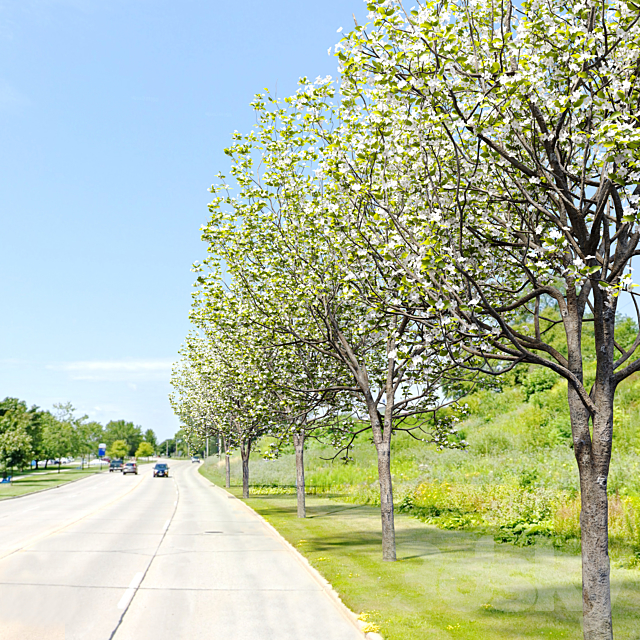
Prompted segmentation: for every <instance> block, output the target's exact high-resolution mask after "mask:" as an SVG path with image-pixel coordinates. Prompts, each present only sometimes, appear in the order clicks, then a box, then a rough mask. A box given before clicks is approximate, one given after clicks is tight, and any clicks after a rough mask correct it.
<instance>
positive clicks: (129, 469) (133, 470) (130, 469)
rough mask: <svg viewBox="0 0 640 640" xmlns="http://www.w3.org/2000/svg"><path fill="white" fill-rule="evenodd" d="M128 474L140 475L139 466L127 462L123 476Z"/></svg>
mask: <svg viewBox="0 0 640 640" xmlns="http://www.w3.org/2000/svg"><path fill="white" fill-rule="evenodd" d="M127 473H135V474H136V475H138V465H137V464H136V463H135V462H126V463H125V465H124V468H123V469H122V475H126V474H127Z"/></svg>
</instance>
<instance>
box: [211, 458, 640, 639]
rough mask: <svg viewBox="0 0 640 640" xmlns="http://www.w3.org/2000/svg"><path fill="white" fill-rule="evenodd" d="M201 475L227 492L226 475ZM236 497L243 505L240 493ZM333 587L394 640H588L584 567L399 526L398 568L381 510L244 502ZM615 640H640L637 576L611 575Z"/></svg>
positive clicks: (545, 549)
mask: <svg viewBox="0 0 640 640" xmlns="http://www.w3.org/2000/svg"><path fill="white" fill-rule="evenodd" d="M202 471H203V475H205V476H206V477H209V479H211V480H212V481H213V482H215V483H216V484H218V485H219V486H224V483H223V482H222V478H221V477H220V475H219V471H218V470H217V469H215V468H211V467H207V468H203V469H202ZM230 491H231V493H233V494H234V495H236V496H237V497H240V496H241V495H242V493H241V488H240V487H239V486H233V487H232V488H231V490H230ZM246 502H247V504H248V505H249V506H251V507H252V508H253V509H255V510H256V511H257V512H258V513H259V514H260V515H262V516H263V517H264V518H265V519H266V520H267V521H268V522H270V523H271V524H272V525H273V526H274V527H275V528H276V529H277V530H278V531H279V532H280V533H281V534H282V535H283V536H284V537H285V538H286V539H287V540H288V541H289V542H290V543H291V544H292V545H294V546H295V547H296V548H297V549H298V550H299V551H300V552H301V553H302V554H303V555H305V556H306V557H307V558H308V559H309V561H310V562H311V564H312V565H313V566H314V567H316V568H317V569H318V570H319V571H320V573H322V574H323V575H324V576H325V578H326V579H327V580H328V581H329V582H330V583H331V584H332V585H333V587H334V588H335V589H336V591H337V592H338V593H339V594H340V596H341V597H342V599H343V601H344V602H345V604H346V605H347V606H348V607H349V608H350V609H352V610H353V611H355V612H356V613H361V612H368V613H369V614H370V616H369V620H370V621H371V622H373V623H374V624H376V625H378V626H379V629H380V633H381V634H382V635H383V637H384V638H386V639H387V640H425V639H430V638H433V639H435V638H438V639H441V638H464V639H474V640H475V639H478V640H493V639H495V640H508V639H514V640H515V639H520V638H522V639H525V638H532V639H533V638H565V639H569V638H571V639H574V638H575V640H579V639H580V638H582V631H581V626H580V620H581V609H582V600H581V593H580V558H579V557H578V556H575V555H566V554H562V553H560V552H557V551H554V549H553V547H552V546H551V545H550V544H548V545H539V546H536V547H525V548H520V547H515V546H513V545H510V544H496V543H494V541H493V538H492V537H489V536H480V535H477V534H473V533H468V532H459V531H446V530H442V529H438V528H437V527H434V526H430V525H426V524H424V523H421V522H420V521H418V520H416V519H414V518H411V517H409V516H404V515H397V516H396V539H397V549H398V561H397V562H395V563H387V562H382V560H381V536H380V513H379V510H378V509H377V508H375V507H369V506H360V505H353V504H346V503H341V502H340V501H339V500H337V499H331V498H327V497H316V496H308V497H307V513H308V517H307V518H306V519H299V518H297V517H296V500H295V496H294V495H258V496H255V497H252V498H250V499H249V500H248V501H246ZM612 586H613V596H614V623H615V637H616V638H617V639H618V640H638V638H640V572H639V571H637V570H627V569H615V568H614V570H613V574H612Z"/></svg>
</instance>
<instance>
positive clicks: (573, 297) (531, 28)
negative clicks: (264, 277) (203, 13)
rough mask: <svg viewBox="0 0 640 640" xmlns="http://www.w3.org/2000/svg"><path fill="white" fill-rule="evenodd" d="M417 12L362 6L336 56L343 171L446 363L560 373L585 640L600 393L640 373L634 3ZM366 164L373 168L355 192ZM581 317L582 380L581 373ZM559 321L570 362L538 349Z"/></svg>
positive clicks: (599, 540)
mask: <svg viewBox="0 0 640 640" xmlns="http://www.w3.org/2000/svg"><path fill="white" fill-rule="evenodd" d="M416 4H417V6H416V7H415V8H413V9H411V10H407V9H405V8H404V7H403V5H402V4H401V3H400V2H396V1H394V0H374V1H373V2H371V3H370V4H369V8H370V12H371V13H370V17H371V19H372V21H373V24H372V27H371V28H369V29H365V28H363V27H359V26H357V27H356V28H355V29H354V31H353V32H352V33H350V34H348V36H347V37H346V38H345V39H344V40H343V42H342V43H341V44H340V46H339V53H338V55H339V57H340V59H341V61H342V69H343V85H342V89H343V95H344V98H345V100H344V104H345V108H347V109H349V110H350V113H351V117H352V118H353V120H354V121H357V122H358V123H360V124H363V123H364V124H363V126H366V128H367V130H368V131H369V135H368V137H367V138H366V139H362V140H361V141H360V145H361V152H360V157H359V158H358V157H356V158H351V159H350V161H349V162H348V163H347V161H346V159H345V160H344V162H345V163H347V166H348V169H349V171H350V175H352V176H353V178H352V180H351V182H352V183H354V184H356V185H357V187H358V189H362V188H364V189H365V191H366V195H367V197H368V206H367V207H364V208H363V209H362V211H361V225H362V228H363V230H364V231H363V236H364V237H368V236H371V234H372V231H371V230H372V228H373V227H374V226H375V224H376V222H375V219H376V217H377V218H379V219H382V220H383V221H384V224H386V225H388V226H389V228H393V229H394V230H395V234H394V242H389V243H387V244H386V248H385V250H386V252H387V255H388V256H389V257H392V258H393V260H394V261H395V264H396V265H397V268H398V269H399V270H401V271H402V274H403V277H404V278H405V279H406V282H407V287H406V289H405V293H406V296H407V298H408V299H409V300H410V301H411V304H412V305H413V306H414V307H416V306H419V307H420V308H421V314H419V315H421V316H422V318H423V320H422V321H423V322H425V323H426V324H427V325H429V326H431V327H434V326H439V327H440V328H441V332H442V335H443V336H444V340H445V343H446V344H448V345H449V346H450V347H451V349H450V352H451V353H453V354H454V355H455V353H456V352H455V349H460V350H461V351H462V352H465V353H466V354H468V355H470V356H472V357H473V360H472V361H473V363H474V366H476V367H477V368H479V369H481V370H482V371H485V372H487V373H489V374H498V373H500V372H503V371H505V370H507V369H508V368H509V367H511V366H514V365H515V364H517V363H520V362H525V363H530V364H536V365H541V366H544V367H548V368H550V369H552V370H553V371H555V372H556V373H558V374H559V375H561V376H563V377H564V378H565V379H566V380H567V384H568V404H569V409H570V414H571V423H572V432H573V446H574V449H575V456H576V460H577V465H578V470H579V474H580V487H581V500H582V512H581V527H582V558H583V603H584V611H583V614H584V625H583V629H584V637H585V638H586V639H587V640H605V639H607V640H608V639H610V638H612V637H613V631H612V623H611V600H610V588H609V571H610V569H609V557H608V531H607V509H608V505H607V478H608V474H609V464H610V460H611V449H612V435H613V428H614V425H613V399H614V395H615V391H616V388H617V386H618V385H619V384H620V382H622V381H623V380H624V379H625V378H627V377H629V376H630V375H632V374H633V373H635V372H636V371H638V369H640V359H638V358H637V351H636V350H637V347H638V346H639V345H640V335H639V336H638V338H636V340H635V342H634V343H633V344H632V345H631V346H630V348H625V347H623V346H622V345H621V344H619V342H618V341H617V340H616V311H617V308H618V305H619V300H620V299H621V296H624V295H627V296H630V297H631V298H632V299H633V304H634V305H635V308H636V310H637V309H638V306H637V304H636V295H637V294H635V293H634V292H633V290H632V280H631V270H630V265H631V260H632V258H633V257H634V256H635V255H637V254H638V240H639V239H640V219H639V216H638V200H639V196H640V189H639V186H638V179H639V177H640V164H639V163H640V153H639V151H638V149H640V128H639V124H640V121H639V120H638V115H637V114H638V106H639V100H640V91H639V88H640V87H639V81H638V68H639V63H640V6H639V5H638V4H637V3H635V2H632V1H628V0H606V1H583V0H562V2H560V1H559V0H544V1H539V0H527V1H525V2H523V3H521V4H518V5H515V4H512V3H511V2H508V1H506V2H501V3H496V2H493V1H491V2H490V1H489V0H459V1H457V2H449V1H443V2H422V3H420V2H418V3H416ZM358 162H359V164H358ZM334 164H335V163H334ZM365 166H369V167H375V169H376V170H375V171H373V172H372V173H371V175H372V178H371V179H370V180H368V181H365V180H364V179H363V177H364V175H365V174H364V173H363V171H362V169H363V167H365ZM328 169H331V167H329V168H328ZM378 169H379V170H378ZM403 306H405V305H404V303H403V304H402V305H398V308H399V310H401V307H403ZM555 311H557V315H556V314H555ZM639 317H640V316H639ZM586 322H590V323H593V327H594V334H593V335H594V338H593V340H594V345H593V346H594V347H595V353H596V354H597V366H596V370H595V372H594V373H593V375H585V370H584V366H583V357H582V350H583V344H582V342H583V333H582V328H583V326H584V323H586ZM556 324H561V325H562V326H563V328H564V332H565V335H566V347H565V348H564V349H556V348H554V347H553V345H551V344H550V342H549V341H548V340H547V339H546V334H545V332H546V331H547V330H548V329H549V328H550V327H551V326H555V325H556ZM454 346H455V349H454ZM464 364H469V362H468V361H467V362H466V363H464Z"/></svg>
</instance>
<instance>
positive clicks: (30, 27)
mask: <svg viewBox="0 0 640 640" xmlns="http://www.w3.org/2000/svg"><path fill="white" fill-rule="evenodd" d="M352 13H355V15H356V17H357V18H358V20H359V21H361V22H363V21H364V16H365V14H366V8H365V6H364V4H363V3H362V2H361V1H360V0H324V1H323V2H309V1H307V0H274V1H272V2H257V1H250V2H246V1H245V2H220V1H216V0H210V1H195V0H181V1H180V2H175V1H171V2H169V1H166V0H8V1H3V0H0V59H1V60H2V61H3V62H2V64H0V149H1V151H0V212H1V213H0V220H1V223H2V227H1V233H0V275H1V277H0V301H1V302H0V309H1V311H0V398H2V397H5V396H14V397H19V398H22V399H24V400H26V401H27V402H28V403H29V404H37V405H39V406H41V407H44V408H51V406H52V405H53V403H54V402H66V401H70V402H71V403H72V404H73V405H74V406H75V407H76V408H77V409H78V411H79V413H86V414H88V415H89V416H90V417H91V418H93V419H96V420H99V421H101V422H107V421H109V420H111V419H119V418H124V419H127V420H132V421H134V422H136V423H137V424H140V425H142V427H143V428H144V429H147V428H152V429H154V430H155V431H156V433H158V435H159V436H160V438H165V437H168V436H170V435H172V434H173V433H174V431H175V430H176V429H177V428H178V422H177V419H176V418H175V417H174V416H173V414H172V412H171V409H170V406H169V403H168V400H167V394H168V393H169V391H170V385H169V374H170V367H171V363H172V362H173V361H175V360H176V359H177V351H178V348H179V347H180V344H181V342H182V340H183V338H184V336H185V335H186V333H187V331H188V330H189V323H188V317H187V316H188V312H189V305H190V296H191V284H192V281H193V274H192V273H191V271H190V266H191V264H192V263H193V262H195V261H196V260H199V259H202V258H203V257H204V250H205V245H204V243H202V242H201V241H200V234H199V231H198V229H199V227H200V225H202V224H203V223H205V222H206V220H207V208H206V204H207V202H208V201H209V198H210V194H209V193H208V192H207V188H208V187H209V185H210V184H211V183H212V182H213V181H214V179H215V174H216V173H217V171H219V170H222V171H223V172H224V171H226V170H227V168H228V161H227V158H226V156H225V155H224V153H223V148H224V147H225V146H227V145H228V143H229V141H230V133H231V132H232V131H234V130H236V129H237V130H239V131H246V130H250V129H251V127H252V123H253V116H252V112H251V109H250V107H249V103H250V101H251V99H252V96H253V94H254V93H256V92H258V91H261V90H262V89H263V88H264V87H268V88H269V89H270V90H272V91H275V90H276V89H277V92H278V95H286V94H289V93H291V92H293V91H294V90H295V88H296V82H297V79H298V77H299V76H301V75H307V76H309V77H310V78H315V77H316V76H318V75H322V76H324V75H327V74H330V75H333V76H335V75H336V60H335V58H334V57H333V56H329V55H328V53H327V49H328V48H329V47H331V46H332V45H333V44H335V43H336V42H337V41H338V40H339V38H340V36H339V34H338V33H336V31H337V29H338V28H339V27H344V28H345V29H347V28H349V27H350V26H351V25H352V24H353V18H352V17H351V16H352Z"/></svg>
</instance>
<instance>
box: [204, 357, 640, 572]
mask: <svg viewBox="0 0 640 640" xmlns="http://www.w3.org/2000/svg"><path fill="white" fill-rule="evenodd" d="M591 373H592V372H591V370H590V368H588V369H587V377H588V376H589V375H590V374H591ZM502 385H503V386H502V388H501V389H494V390H487V389H485V390H480V391H477V392H475V393H473V394H471V395H470V396H468V397H467V398H466V399H465V402H466V403H467V405H468V415H467V418H466V420H465V421H464V422H463V423H462V425H461V430H460V435H461V437H462V438H464V439H466V440H467V441H468V442H469V447H468V449H467V450H465V451H443V452H438V451H436V450H435V448H434V447H432V446H428V445H424V444H422V443H420V442H417V441H415V440H414V439H412V438H411V437H410V436H408V435H406V434H398V435H396V436H394V440H393V461H392V471H393V476H394V491H395V504H396V508H397V510H398V511H399V512H404V513H407V514H410V515H413V516H415V517H417V518H419V519H420V520H422V521H424V522H427V523H430V524H435V525H437V526H438V527H440V528H441V529H448V530H466V531H469V532H477V533H482V534H485V535H487V534H489V535H492V536H493V537H494V539H495V540H496V541H497V542H506V543H511V544H515V545H517V546H529V545H531V544H533V543H535V542H536V540H541V539H544V540H546V541H547V542H549V541H551V542H552V543H553V545H554V546H555V547H556V549H563V550H564V551H566V552H570V553H571V552H578V550H579V535H580V528H579V518H578V514H579V496H578V473H577V467H576V463H575V459H574V457H573V451H572V449H571V438H570V433H571V431H570V423H569V415H568V409H567V405H566V383H564V382H563V381H560V380H559V379H557V377H556V376H555V375H554V374H551V373H549V372H548V371H547V370H545V369H536V368H532V369H529V368H526V369H525V368H521V369H519V370H517V371H515V372H514V373H513V374H510V376H509V377H508V378H506V379H505V380H504V381H503V382H502ZM639 419H640V379H638V378H633V379H630V380H628V381H626V382H625V383H624V384H623V385H621V387H620V388H619V390H618V394H617V400H616V406H615V426H614V429H615V436H614V455H613V461H612V468H611V476H610V480H609V491H610V496H611V497H610V500H611V509H610V511H611V516H610V525H611V551H612V558H613V560H614V562H615V563H617V564H618V565H619V566H624V567H634V566H637V565H638V564H640V474H639V473H638V472H639V460H638V453H639V452H640V435H639V432H638V429H637V425H638V421H639ZM265 447H266V444H265ZM332 455H333V451H332V450H331V449H330V448H329V447H327V446H324V445H323V444H322V443H319V442H314V441H310V442H309V446H308V450H307V454H306V477H307V488H308V492H309V493H313V494H317V495H322V496H325V497H334V498H338V499H339V500H340V501H343V502H351V503H355V504H369V505H376V504H378V503H379V496H378V487H377V469H376V463H375V451H374V448H373V445H372V443H371V440H370V439H369V438H367V437H361V438H360V439H359V440H358V442H357V443H356V445H355V448H354V451H353V462H350V463H348V464H344V463H343V462H341V461H332V460H330V458H331V456H332ZM209 464H210V465H211V468H210V469H209V470H208V474H211V475H212V477H217V476H220V481H222V479H221V470H220V469H217V468H216V466H215V461H214V460H212V461H211V462H210V463H209ZM232 473H233V474H234V475H235V476H236V477H239V476H240V465H239V461H238V460H234V461H233V468H232ZM294 483H295V460H294V456H293V453H292V452H290V453H285V454H284V455H282V456H281V457H280V458H279V459H277V460H264V459H262V458H261V457H260V455H259V454H255V455H254V459H253V461H252V464H251V485H252V491H253V493H254V494H256V495H260V494H262V495H265V494H274V495H276V494H286V493H293V492H294V491H295V486H294ZM541 541H542V540H541Z"/></svg>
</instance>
